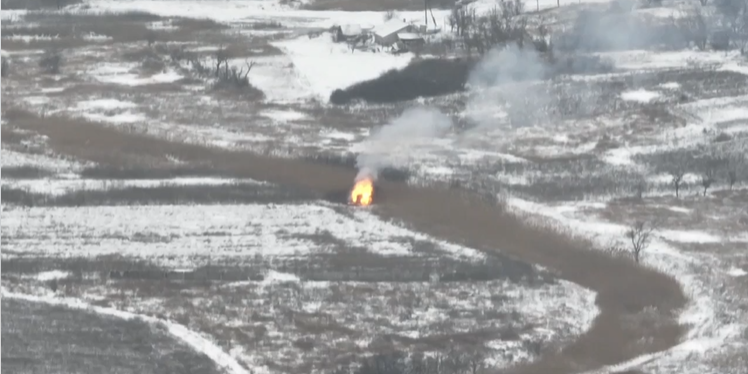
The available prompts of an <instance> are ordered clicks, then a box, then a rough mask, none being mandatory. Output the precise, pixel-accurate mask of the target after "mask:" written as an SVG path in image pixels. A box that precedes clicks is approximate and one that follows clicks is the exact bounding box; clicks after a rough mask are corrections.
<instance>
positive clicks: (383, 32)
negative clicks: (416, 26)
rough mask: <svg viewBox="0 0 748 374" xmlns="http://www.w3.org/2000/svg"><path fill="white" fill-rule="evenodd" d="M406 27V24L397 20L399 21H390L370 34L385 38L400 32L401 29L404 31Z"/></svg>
mask: <svg viewBox="0 0 748 374" xmlns="http://www.w3.org/2000/svg"><path fill="white" fill-rule="evenodd" d="M408 26H410V25H408V24H407V23H405V22H403V21H401V20H399V19H391V20H389V21H387V22H385V23H383V24H381V25H379V26H377V27H375V28H374V30H372V33H374V34H375V35H378V36H387V35H392V34H394V33H396V32H398V31H401V30H403V29H406V28H407V27H408Z"/></svg>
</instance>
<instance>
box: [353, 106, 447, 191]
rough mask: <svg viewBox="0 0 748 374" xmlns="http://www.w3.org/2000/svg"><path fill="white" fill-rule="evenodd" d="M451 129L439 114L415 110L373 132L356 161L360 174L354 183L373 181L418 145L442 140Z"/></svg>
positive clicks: (429, 109)
mask: <svg viewBox="0 0 748 374" xmlns="http://www.w3.org/2000/svg"><path fill="white" fill-rule="evenodd" d="M451 127H452V120H451V119H450V118H449V117H447V116H446V115H444V114H443V113H441V112H440V111H439V110H437V109H434V108H430V107H415V108H410V109H407V110H405V112H403V114H402V115H400V117H398V118H397V119H395V120H394V121H392V122H390V123H388V124H387V125H385V126H383V127H381V128H379V129H377V130H375V131H373V132H372V134H371V135H370V136H369V138H368V139H367V140H366V141H365V142H364V143H363V144H362V150H361V153H359V155H358V158H357V159H356V164H357V166H358V169H359V172H358V175H357V176H356V181H358V180H360V179H363V178H372V179H376V178H377V176H378V175H379V172H380V171H381V170H382V169H383V168H386V167H391V166H395V165H396V164H398V163H400V162H407V159H408V157H409V154H411V152H412V151H413V150H414V149H415V148H417V147H418V146H419V145H423V144H427V143H429V142H430V141H431V140H433V139H434V138H437V137H440V136H443V135H444V134H445V133H446V132H447V131H449V129H450V128H451Z"/></svg>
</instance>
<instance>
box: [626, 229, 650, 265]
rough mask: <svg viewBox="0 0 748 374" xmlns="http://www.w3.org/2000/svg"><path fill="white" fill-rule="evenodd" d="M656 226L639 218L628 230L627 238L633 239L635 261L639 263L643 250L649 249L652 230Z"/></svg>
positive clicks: (632, 249)
mask: <svg viewBox="0 0 748 374" xmlns="http://www.w3.org/2000/svg"><path fill="white" fill-rule="evenodd" d="M654 230H655V226H654V224H653V223H648V222H647V221H643V220H637V221H636V222H634V223H633V224H631V226H630V227H629V229H628V230H627V231H626V234H625V235H626V238H627V239H629V241H631V253H632V254H633V255H634V261H636V263H637V264H638V263H639V260H640V259H641V255H642V252H643V251H644V250H645V249H647V247H648V246H649V243H650V242H651V241H652V232H654Z"/></svg>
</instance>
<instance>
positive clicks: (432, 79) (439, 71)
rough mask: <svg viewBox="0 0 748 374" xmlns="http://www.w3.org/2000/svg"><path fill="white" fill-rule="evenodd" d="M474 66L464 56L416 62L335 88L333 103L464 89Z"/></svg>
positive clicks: (387, 100)
mask: <svg viewBox="0 0 748 374" xmlns="http://www.w3.org/2000/svg"><path fill="white" fill-rule="evenodd" d="M471 66H472V64H471V63H470V62H468V61H465V60H461V59H455V60H449V59H427V60H420V61H415V62H413V63H411V64H410V65H408V66H406V67H405V68H404V69H401V70H390V71H388V72H386V73H384V74H383V75H382V76H380V77H379V78H376V79H372V80H369V81H365V82H361V83H357V84H355V85H353V86H351V87H348V88H345V89H338V90H335V91H334V92H333V93H332V95H330V102H331V103H333V104H346V103H349V102H351V101H354V100H364V101H367V102H372V103H391V102H397V101H403V100H412V99H415V98H418V97H429V96H438V95H444V94H448V93H453V92H457V91H462V90H463V89H464V88H465V83H466V82H467V78H468V74H469V72H470V69H471Z"/></svg>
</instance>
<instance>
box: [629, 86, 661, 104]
mask: <svg viewBox="0 0 748 374" xmlns="http://www.w3.org/2000/svg"><path fill="white" fill-rule="evenodd" d="M658 97H660V94H659V93H657V92H653V91H647V90H644V89H638V90H633V91H626V92H623V93H621V99H623V100H626V101H636V102H639V103H648V102H650V101H652V100H654V99H656V98H658Z"/></svg>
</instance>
